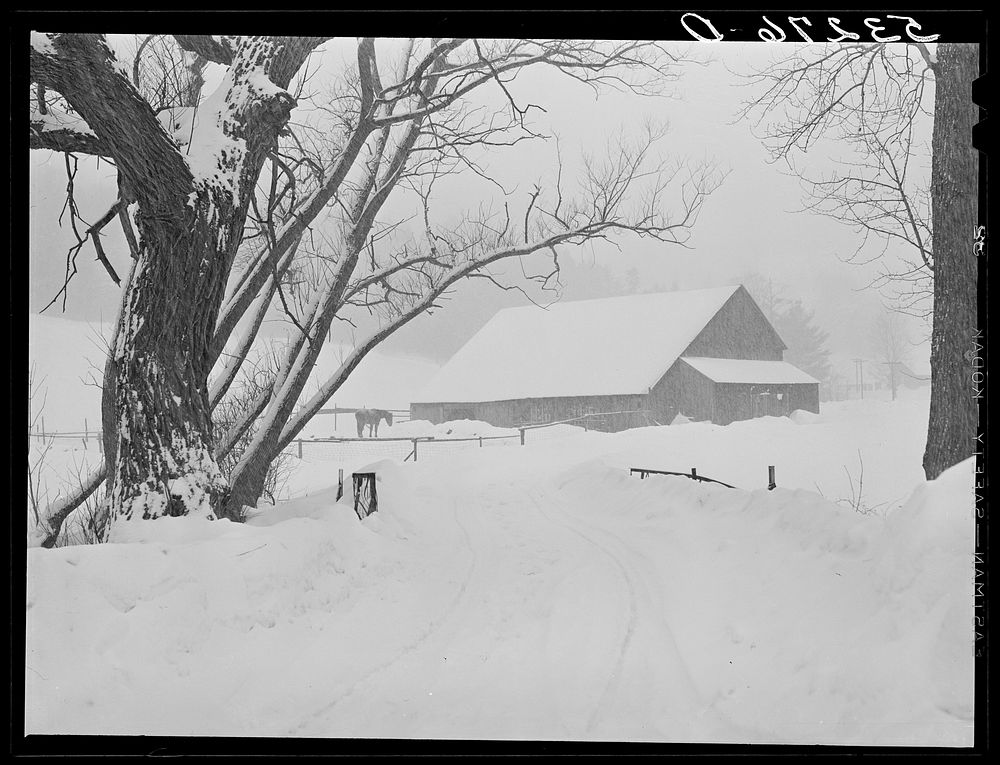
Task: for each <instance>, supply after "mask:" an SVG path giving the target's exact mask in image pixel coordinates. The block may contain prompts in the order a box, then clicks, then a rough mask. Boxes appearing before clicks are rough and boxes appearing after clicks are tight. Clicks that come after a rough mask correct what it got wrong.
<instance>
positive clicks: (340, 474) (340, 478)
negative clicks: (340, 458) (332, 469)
mask: <svg viewBox="0 0 1000 765" xmlns="http://www.w3.org/2000/svg"><path fill="white" fill-rule="evenodd" d="M343 496H344V468H338V470H337V501H338V502H339V501H340V498H341V497H343Z"/></svg>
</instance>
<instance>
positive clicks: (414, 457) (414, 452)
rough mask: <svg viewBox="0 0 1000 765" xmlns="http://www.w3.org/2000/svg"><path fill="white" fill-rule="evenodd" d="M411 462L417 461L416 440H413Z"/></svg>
mask: <svg viewBox="0 0 1000 765" xmlns="http://www.w3.org/2000/svg"><path fill="white" fill-rule="evenodd" d="M413 461H414V462H416V461H417V439H415V438H414V439H413Z"/></svg>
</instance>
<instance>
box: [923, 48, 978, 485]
mask: <svg viewBox="0 0 1000 765" xmlns="http://www.w3.org/2000/svg"><path fill="white" fill-rule="evenodd" d="M937 55H938V61H937V64H936V66H935V80H936V83H935V97H934V135H933V139H932V141H933V143H932V152H933V160H932V166H931V198H932V205H933V232H934V233H933V243H934V246H933V250H934V326H933V329H932V334H931V407H930V418H929V421H928V428H927V447H926V450H925V452H924V460H923V464H924V472H925V474H926V476H927V479H928V480H932V479H934V478H937V477H938V476H939V475H940V474H941V473H942V472H943V471H944V470H946V469H948V468H949V467H951V466H952V465H955V464H956V463H958V462H961V461H962V460H964V459H966V458H967V457H970V456H971V455H972V454H973V452H974V451H975V439H976V434H977V423H978V406H977V403H976V399H975V392H974V384H973V379H972V374H973V371H974V369H973V366H972V359H973V356H974V347H975V346H974V341H975V336H976V335H975V332H976V312H977V306H976V302H977V301H976V295H977V289H976V274H977V264H976V255H975V253H974V252H973V248H972V245H973V235H974V228H975V225H976V223H977V219H978V187H979V156H978V152H977V150H976V149H974V148H973V146H972V126H973V125H974V124H975V122H976V119H977V113H978V110H977V108H976V106H975V105H974V104H973V102H972V82H973V80H975V79H976V77H977V76H978V73H979V46H978V45H970V44H941V45H939V46H938V49H937Z"/></svg>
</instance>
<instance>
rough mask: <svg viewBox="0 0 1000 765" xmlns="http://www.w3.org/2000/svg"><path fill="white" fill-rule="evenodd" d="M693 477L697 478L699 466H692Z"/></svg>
mask: <svg viewBox="0 0 1000 765" xmlns="http://www.w3.org/2000/svg"><path fill="white" fill-rule="evenodd" d="M691 477H692V478H697V477H698V470H697V468H691Z"/></svg>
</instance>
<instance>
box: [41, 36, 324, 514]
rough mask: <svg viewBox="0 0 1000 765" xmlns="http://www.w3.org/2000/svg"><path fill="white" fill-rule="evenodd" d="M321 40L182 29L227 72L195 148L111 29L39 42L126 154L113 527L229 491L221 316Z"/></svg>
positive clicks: (78, 100)
mask: <svg viewBox="0 0 1000 765" xmlns="http://www.w3.org/2000/svg"><path fill="white" fill-rule="evenodd" d="M321 41H322V38H306V37H302V38H278V37H247V38H241V39H240V40H239V41H238V42H237V43H236V44H235V46H233V45H228V44H227V45H225V46H223V45H221V44H216V41H215V40H214V38H195V37H188V38H184V39H183V41H182V42H181V44H186V45H188V46H190V47H191V48H194V49H195V50H196V52H198V53H199V54H201V55H204V56H206V57H210V58H212V60H215V61H216V62H217V63H222V64H225V65H228V66H229V71H228V74H227V76H226V79H225V80H224V81H223V83H222V85H221V86H220V88H219V89H218V91H217V93H216V96H215V97H212V98H210V99H209V100H208V101H206V102H205V103H204V104H202V105H201V106H200V109H201V111H202V112H203V114H202V116H200V117H199V118H198V119H199V121H200V123H201V124H202V125H203V126H204V130H203V131H202V132H201V133H199V132H196V131H194V130H192V133H191V135H190V141H191V146H190V147H189V149H188V150H186V151H185V152H184V153H183V154H182V153H181V152H180V150H179V147H178V145H177V144H176V143H175V142H174V141H173V139H172V138H171V137H170V136H169V135H168V134H167V133H166V132H165V131H164V129H163V127H162V126H161V124H160V123H159V121H158V120H157V118H156V115H155V114H154V113H153V111H152V109H151V107H150V106H149V104H148V103H147V102H146V101H145V100H144V99H143V98H142V96H141V95H140V94H139V93H138V91H137V90H136V89H135V87H134V86H133V84H132V83H131V82H130V81H129V80H128V78H127V77H126V76H125V75H124V73H123V71H122V69H121V67H119V66H118V65H117V62H116V61H115V57H114V54H113V53H112V52H111V50H110V49H109V48H108V46H107V44H106V42H105V41H104V39H103V37H100V36H97V35H72V34H63V35H58V34H57V35H41V36H38V37H37V40H36V42H37V45H35V44H33V47H32V58H31V63H32V74H33V77H34V78H35V79H36V80H37V81H38V82H41V83H46V84H48V85H50V86H52V87H54V89H56V90H58V91H59V92H60V93H61V94H62V95H63V96H65V98H66V99H67V101H69V103H70V104H71V105H72V106H73V108H74V110H75V111H76V112H77V113H79V114H80V115H81V117H83V119H84V120H85V121H86V124H87V126H88V127H89V129H90V130H92V132H93V134H95V135H96V137H97V138H98V139H99V141H100V145H101V146H100V148H101V150H102V151H103V152H105V153H106V155H107V156H110V157H111V158H112V159H113V160H114V162H115V164H116V166H117V168H118V171H119V179H120V182H121V187H122V191H123V195H124V197H125V199H126V201H128V202H129V203H130V205H129V216H130V220H131V221H132V223H133V224H134V229H135V232H136V234H137V236H138V247H137V250H138V252H137V253H135V257H136V262H135V264H134V267H133V272H132V277H131V279H130V280H129V283H128V285H127V286H126V288H125V294H124V296H123V302H122V311H121V315H120V317H119V323H118V327H117V330H116V339H115V343H114V347H113V348H112V358H111V359H110V360H109V363H108V366H107V369H106V374H105V377H106V378H107V379H106V381H105V385H106V388H107V390H106V391H105V400H104V402H103V404H104V405H103V407H102V408H103V414H104V417H103V419H104V420H105V431H106V444H107V447H108V448H107V454H106V459H107V465H108V471H107V481H108V486H107V489H108V496H109V512H110V520H111V523H109V524H108V529H110V527H111V525H112V524H113V522H114V521H115V520H117V519H120V518H123V519H130V518H153V517H157V516H161V515H187V514H194V515H200V516H203V517H207V518H212V517H215V514H216V509H217V507H218V506H219V505H220V504H221V501H222V498H223V497H224V496H225V493H226V491H227V486H226V482H225V480H224V478H223V476H222V474H221V472H220V470H219V467H218V464H217V462H216V459H215V457H214V455H213V450H212V436H213V434H212V420H211V409H210V406H209V392H208V375H209V372H210V371H211V367H212V364H213V362H214V359H215V356H214V354H213V353H212V347H213V342H212V341H213V337H214V334H215V325H216V321H217V318H218V314H219V309H220V306H221V304H222V299H223V296H224V294H225V287H226V282H227V280H228V277H229V273H230V271H231V269H232V264H233V258H234V256H235V253H236V249H237V247H238V246H239V243H240V241H241V239H242V234H243V227H244V223H245V220H246V213H247V207H248V205H249V201H250V197H251V195H252V194H253V193H254V186H255V184H256V181H257V179H258V177H259V175H260V172H261V167H262V165H263V162H264V159H265V156H266V154H267V152H268V151H269V150H271V149H272V147H274V145H275V143H276V140H277V136H278V133H279V131H280V130H281V129H282V128H283V127H284V125H285V124H286V123H287V120H288V117H289V114H290V112H291V109H292V108H293V107H294V105H295V101H294V99H293V98H292V96H291V95H290V94H289V93H287V92H286V90H285V88H287V87H288V84H289V82H290V80H291V78H292V76H293V75H294V74H295V72H296V71H298V69H299V67H300V66H301V65H302V63H303V62H304V61H305V58H306V56H307V55H308V54H309V52H310V51H311V50H312V49H313V48H314V47H315V46H316V45H317V44H319V43H320V42H321ZM210 42H212V43H213V44H209V43H210ZM112 415H113V418H112Z"/></svg>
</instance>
